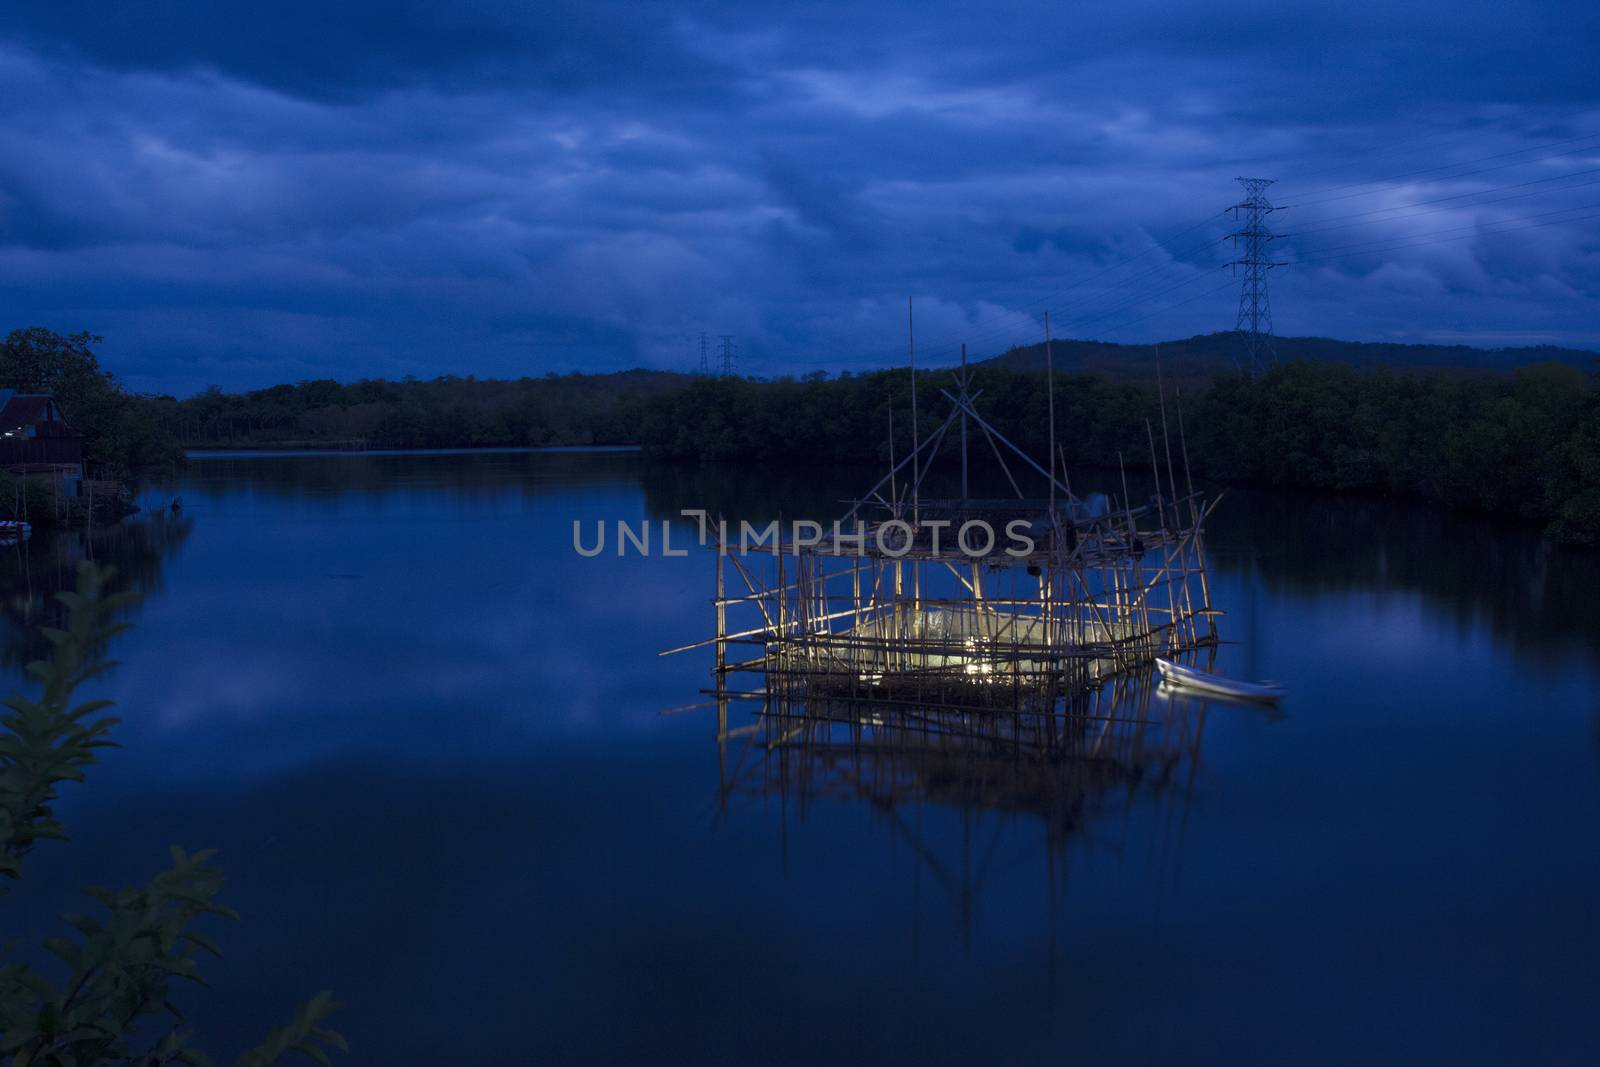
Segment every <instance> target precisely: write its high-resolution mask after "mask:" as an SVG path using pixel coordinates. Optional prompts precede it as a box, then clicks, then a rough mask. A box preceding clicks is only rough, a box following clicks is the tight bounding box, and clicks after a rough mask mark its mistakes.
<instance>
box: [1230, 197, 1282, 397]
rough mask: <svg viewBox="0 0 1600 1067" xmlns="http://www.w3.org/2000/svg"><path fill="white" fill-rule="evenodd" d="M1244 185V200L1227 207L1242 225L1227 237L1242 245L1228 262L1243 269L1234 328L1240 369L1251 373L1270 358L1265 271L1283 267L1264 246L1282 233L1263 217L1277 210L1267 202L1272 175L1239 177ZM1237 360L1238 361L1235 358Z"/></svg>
mask: <svg viewBox="0 0 1600 1067" xmlns="http://www.w3.org/2000/svg"><path fill="white" fill-rule="evenodd" d="M1238 182H1239V184H1240V185H1242V186H1244V199H1243V200H1241V201H1240V202H1239V203H1237V204H1234V205H1233V207H1231V208H1230V209H1229V210H1230V211H1232V212H1233V217H1234V219H1235V220H1242V221H1243V222H1244V226H1243V227H1241V228H1240V229H1238V230H1235V231H1234V232H1233V233H1230V234H1229V235H1228V236H1229V237H1231V238H1233V246H1234V248H1235V249H1238V248H1240V247H1241V243H1242V247H1243V250H1244V254H1243V255H1241V256H1240V257H1239V258H1238V259H1235V260H1233V261H1232V262H1230V263H1229V264H1228V265H1229V266H1231V267H1233V268H1235V269H1236V270H1237V268H1239V267H1243V268H1244V284H1243V285H1242V286H1241V287H1240V289H1239V316H1238V318H1237V319H1236V320H1235V321H1234V326H1233V328H1234V329H1235V330H1236V331H1238V332H1239V333H1241V334H1243V335H1244V349H1245V358H1244V366H1243V367H1242V368H1241V369H1242V370H1244V371H1245V372H1246V373H1249V374H1254V373H1256V372H1257V371H1258V370H1260V369H1261V367H1262V365H1263V364H1264V363H1266V362H1267V361H1268V360H1270V359H1272V358H1273V349H1272V304H1271V302H1270V301H1269V300H1268V297H1267V271H1269V270H1271V269H1272V268H1273V267H1281V266H1284V264H1283V263H1279V262H1274V261H1273V260H1272V259H1271V258H1270V257H1269V256H1268V255H1267V245H1268V244H1270V243H1271V242H1273V241H1276V240H1277V239H1278V238H1279V237H1280V236H1281V235H1279V234H1275V233H1273V232H1272V231H1271V230H1269V229H1267V225H1266V222H1265V220H1266V217H1267V216H1268V215H1270V214H1271V213H1272V212H1274V211H1277V210H1278V209H1277V208H1275V207H1273V206H1272V205H1271V204H1270V203H1268V201H1267V196H1266V190H1267V186H1269V185H1271V184H1272V183H1273V179H1272V178H1239V179H1238ZM1235 362H1237V360H1236V361H1235Z"/></svg>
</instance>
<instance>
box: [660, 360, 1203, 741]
mask: <svg viewBox="0 0 1600 1067" xmlns="http://www.w3.org/2000/svg"><path fill="white" fill-rule="evenodd" d="M971 382H972V379H971V375H970V372H969V371H968V370H967V368H966V366H965V361H964V360H963V365H962V369H961V370H960V371H959V372H958V373H957V375H956V378H955V391H954V392H950V391H944V390H941V391H940V392H941V393H942V395H943V397H944V399H945V400H946V402H947V403H948V412H947V414H946V416H945V418H944V420H943V422H942V423H941V424H940V425H939V427H938V428H937V429H936V430H935V431H934V432H933V433H931V434H928V435H927V436H926V437H920V436H915V435H914V441H913V447H912V450H911V452H910V454H909V455H906V456H904V457H901V458H900V459H899V460H898V461H896V460H894V458H893V456H892V453H891V460H890V469H889V471H888V473H886V474H885V475H884V476H883V477H882V478H881V479H879V481H878V482H877V483H876V484H875V485H873V486H872V487H871V488H870V489H868V490H867V491H866V492H865V493H864V494H862V495H861V496H859V497H858V498H856V499H853V500H849V501H846V502H845V503H846V504H848V505H849V507H848V510H846V511H845V512H844V514H843V515H842V517H841V518H840V519H839V520H838V521H837V522H835V523H834V524H833V528H832V529H831V530H827V531H824V532H822V533H821V534H820V535H819V534H817V532H816V531H815V530H813V529H807V530H806V532H805V536H802V535H801V531H800V529H799V524H791V528H790V529H788V530H785V529H783V528H782V526H781V525H780V526H779V527H778V528H777V530H776V532H775V533H773V535H772V536H770V537H768V538H765V539H763V540H762V541H761V542H760V543H758V544H756V545H754V546H752V545H749V544H747V543H746V542H745V538H744V537H743V531H742V530H741V531H734V530H731V529H729V527H728V526H727V524H726V523H725V522H723V523H719V524H718V526H717V529H716V530H715V531H714V532H712V534H711V540H712V547H713V548H714V550H715V552H714V555H715V568H716V569H715V586H714V589H715V594H714V597H713V606H714V609H715V633H714V634H713V636H712V637H710V638H709V639H707V640H703V641H699V642H695V643H694V644H690V645H686V646H683V647H682V648H678V649H671V650H668V652H664V653H662V654H663V655H667V654H671V653H674V652H683V651H687V650H689V649H694V648H703V647H705V646H707V645H709V646H711V647H712V648H713V649H714V651H715V666H714V668H713V673H714V685H713V686H712V687H710V688H708V689H707V690H706V691H705V692H706V693H707V694H709V695H711V696H713V697H714V698H715V702H716V706H717V708H718V727H717V731H718V737H719V739H723V740H726V738H727V737H728V736H729V732H730V727H729V718H728V715H729V709H730V706H734V705H745V706H751V705H753V706H754V709H755V711H756V716H757V720H758V722H757V724H756V725H757V726H759V725H760V722H761V720H763V719H764V718H770V719H772V720H773V721H778V720H785V719H792V718H794V717H795V716H796V715H797V714H798V715H800V716H801V717H802V718H804V717H807V716H812V717H816V716H821V717H823V718H825V719H827V720H829V721H832V720H834V719H837V718H838V717H839V716H841V715H843V716H845V717H846V718H851V719H852V721H854V722H856V723H857V724H858V725H871V724H875V723H878V722H880V721H881V722H887V721H888V719H886V718H885V716H887V715H890V714H893V715H896V716H902V717H903V716H905V715H915V716H920V717H922V718H923V719H927V720H929V721H930V722H931V721H933V720H938V721H940V722H941V723H943V725H942V726H941V727H940V728H948V729H956V730H959V731H971V730H980V731H981V730H985V729H990V728H993V727H994V724H995V723H999V722H1013V721H1014V719H1015V717H1016V716H1019V715H1025V716H1030V717H1036V718H1037V720H1038V721H1037V722H1035V723H1033V724H1032V725H1030V726H1029V727H1028V729H1029V730H1032V731H1034V732H1035V733H1039V734H1040V736H1047V735H1054V734H1058V733H1059V730H1058V726H1059V722H1058V720H1061V719H1062V718H1063V717H1072V716H1079V717H1081V715H1082V714H1083V711H1082V706H1083V705H1082V704H1081V701H1079V700H1078V699H1077V698H1079V697H1081V696H1082V695H1083V694H1085V693H1089V692H1092V691H1096V690H1098V689H1100V688H1101V687H1103V686H1104V685H1105V684H1106V683H1107V682H1108V681H1111V680H1112V679H1115V678H1117V677H1119V676H1122V675H1125V674H1127V673H1128V672H1130V671H1135V670H1138V669H1140V668H1144V667H1148V666H1149V665H1150V664H1151V663H1152V661H1153V660H1154V658H1155V657H1157V656H1162V657H1174V656H1178V655H1180V654H1182V653H1185V652H1189V651H1193V650H1197V649H1202V648H1207V647H1210V646H1214V645H1215V643H1216V640H1217V632H1216V624H1215V619H1216V616H1217V615H1218V614H1219V612H1217V611H1215V610H1214V609H1213V608H1212V606H1211V602H1210V586H1209V583H1208V581H1207V578H1206V561H1205V548H1204V538H1203V533H1202V531H1203V527H1204V523H1205V519H1206V517H1207V515H1208V514H1209V512H1210V509H1211V507H1213V506H1214V504H1215V501H1208V500H1207V499H1206V498H1205V497H1204V496H1203V495H1202V494H1199V493H1196V492H1195V491H1194V489H1193V485H1192V482H1190V480H1189V478H1188V472H1187V470H1185V472H1184V482H1185V483H1186V491H1184V492H1182V493H1181V494H1180V491H1179V489H1178V485H1179V480H1178V476H1177V473H1176V472H1175V471H1174V470H1173V469H1172V455H1173V449H1172V446H1171V442H1170V437H1169V433H1168V429H1167V425H1166V418H1165V399H1164V398H1163V403H1162V408H1161V421H1162V426H1161V431H1162V434H1161V435H1162V441H1163V443H1164V445H1165V447H1164V449H1163V452H1164V455H1165V459H1166V468H1167V469H1166V470H1165V471H1164V472H1163V470H1162V462H1161V460H1162V453H1160V452H1158V450H1157V445H1156V437H1155V432H1154V429H1153V428H1152V427H1150V426H1149V424H1148V423H1147V426H1146V430H1147V444H1148V446H1149V452H1150V463H1151V471H1152V474H1153V475H1154V486H1155V491H1154V493H1153V494H1152V495H1151V496H1150V497H1149V498H1148V499H1146V500H1143V501H1139V502H1133V501H1130V500H1128V499H1127V490H1126V488H1125V487H1126V479H1125V477H1124V491H1123V499H1121V500H1120V501H1113V500H1111V499H1109V498H1107V497H1106V496H1105V495H1104V494H1099V493H1091V494H1087V495H1084V496H1078V495H1076V494H1074V493H1073V492H1072V491H1071V488H1070V483H1069V481H1068V479H1067V475H1066V469H1065V462H1064V456H1058V455H1047V456H1046V457H1045V460H1044V463H1043V464H1041V463H1039V462H1038V461H1036V460H1035V459H1034V458H1033V457H1032V456H1029V455H1028V454H1027V453H1026V452H1024V451H1023V450H1022V449H1020V448H1018V447H1017V446H1016V445H1015V444H1013V443H1012V442H1011V441H1010V440H1008V439H1007V438H1006V437H1005V436H1004V435H1003V434H1001V433H1000V432H999V431H998V430H997V429H995V427H994V426H993V425H991V424H990V423H989V422H988V421H987V420H986V419H985V418H984V417H983V415H982V414H981V412H980V411H979V410H978V408H977V400H978V398H979V396H981V391H980V392H977V393H975V392H973V391H972V388H971ZM913 386H914V383H913ZM1050 410H1051V415H1052V422H1053V414H1054V405H1053V402H1052V404H1051V408H1050ZM952 428H955V429H956V431H957V436H958V437H959V441H960V445H961V447H960V457H961V471H960V486H961V493H960V495H959V496H957V497H954V498H949V499H939V498H937V497H930V496H929V495H926V494H925V492H924V488H923V487H924V483H925V481H926V480H927V478H928V475H929V472H930V470H931V469H933V468H934V466H935V465H936V461H937V459H938V458H939V456H940V454H941V446H942V445H944V444H945V442H946V437H947V435H948V434H949V432H950V431H951V430H952ZM972 430H975V431H976V434H977V436H981V437H982V438H984V439H985V440H986V441H987V444H988V446H989V448H990V450H991V452H992V453H993V455H994V457H995V459H996V460H998V464H999V469H1000V470H1001V472H1003V474H1004V477H1005V481H1006V483H1007V484H1008V485H1009V487H1010V489H1011V490H1012V495H1011V496H1010V497H1007V498H1003V499H1001V498H994V499H990V498H974V497H972V496H970V495H969V493H968V484H967V438H968V434H969V431H972ZM1179 436H1180V446H1179V451H1180V454H1182V455H1183V456H1184V457H1185V463H1186V464H1187V442H1186V441H1184V440H1183V439H1182V432H1181V424H1180V434H1179ZM1050 440H1051V442H1052V444H1053V443H1054V440H1055V433H1054V430H1053V427H1052V430H1051V433H1050ZM951 443H952V445H953V444H954V441H952V442H951ZM1054 451H1055V450H1054V449H1053V448H1052V452H1054ZM1008 457H1009V458H1010V460H1011V463H1010V464H1008V462H1007V460H1008ZM1012 465H1015V466H1016V468H1017V469H1016V471H1015V472H1014V471H1013V469H1012ZM1018 473H1021V474H1023V475H1024V477H1025V478H1028V479H1031V480H1037V478H1043V479H1044V480H1045V483H1046V484H1047V485H1048V495H1046V496H1044V497H1038V496H1033V497H1030V496H1027V495H1025V494H1024V492H1023V490H1022V489H1021V487H1020V484H1019V482H1018V479H1017V474H1018ZM841 709H852V710H848V711H842V710H841ZM986 723H987V725H986ZM762 728H764V727H762ZM741 729H746V730H748V729H750V727H748V726H747V727H742V728H741Z"/></svg>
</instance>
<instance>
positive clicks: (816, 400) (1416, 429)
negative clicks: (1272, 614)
mask: <svg viewBox="0 0 1600 1067" xmlns="http://www.w3.org/2000/svg"><path fill="white" fill-rule="evenodd" d="M98 340H99V339H98V338H96V337H93V336H91V335H89V334H73V335H70V336H65V337H63V336H61V335H58V334H53V333H51V332H50V331H48V330H39V329H32V330H19V331H14V332H13V333H12V334H10V335H9V336H8V337H7V338H6V339H5V341H4V343H3V344H0V386H9V387H12V388H22V389H32V390H49V391H53V392H55V394H56V396H57V399H58V400H59V401H60V402H61V404H62V406H63V408H64V409H65V410H66V412H67V414H68V418H69V419H71V420H72V421H73V422H74V424H75V425H77V427H78V428H79V429H80V430H82V431H83V432H84V433H85V434H86V441H85V450H86V455H87V457H88V458H89V460H90V463H91V465H92V466H94V465H97V466H99V467H100V468H102V469H103V470H105V471H107V472H111V474H112V476H115V477H120V478H123V479H124V480H128V481H135V480H137V479H138V478H140V477H141V476H143V475H144V474H145V473H148V472H152V471H157V472H163V471H170V470H173V469H176V467H177V466H178V465H179V464H180V463H181V462H182V456H183V452H184V449H185V448H203V447H254V448H282V447H348V448H474V447H507V446H510V447H518V446H561V445H576V446H581V445H638V446H640V447H641V448H643V450H644V451H645V452H646V453H647V454H649V455H650V456H652V457H655V458H659V459H666V460H694V461H704V460H712V461H741V460H750V461H756V460H759V461H785V462H791V463H801V464H805V463H816V462H872V463H881V462H884V461H886V460H887V459H888V458H889V455H890V453H891V449H892V450H893V452H894V454H896V455H898V456H905V455H906V454H907V452H908V450H909V449H910V447H911V442H912V440H913V437H915V439H917V440H919V441H925V440H927V435H928V434H930V433H931V432H933V431H934V430H935V429H936V428H937V426H938V425H939V423H940V422H941V421H942V420H943V418H944V413H945V411H946V410H947V409H948V405H947V403H946V402H945V400H944V398H943V397H942V396H941V395H940V391H941V390H946V391H953V390H954V388H955V378H954V374H953V372H951V371H925V372H923V373H921V374H920V375H919V376H918V379H917V382H918V390H919V397H920V400H921V403H920V404H919V410H918V420H917V426H916V428H915V430H913V427H912V425H911V378H910V374H909V373H908V372H907V371H906V370H903V369H900V370H884V371H877V372H873V373H868V374H859V375H852V374H849V373H845V374H841V375H839V376H838V377H830V376H828V375H827V374H825V373H822V372H815V373H812V374H808V375H806V376H804V377H803V378H800V379H793V378H784V379H779V380H775V381H759V380H754V379H746V378H695V377H690V376H687V375H682V374H674V373H668V372H661V371H645V370H635V371H627V372H623V373H618V374H598V375H589V374H567V375H555V374H550V375H546V376H544V377H541V378H522V379H517V380H514V381H496V380H488V379H478V378H475V377H471V376H468V377H456V376H446V377H440V378H435V379H431V380H426V381H422V380H417V379H414V378H407V379H405V380H403V381H384V380H364V381H358V382H354V383H340V382H337V381H333V380H317V381H306V382H300V383H298V384H294V385H278V386H273V387H271V388H268V389H258V390H252V391H249V392H242V393H227V392H224V391H222V390H221V389H218V388H215V387H213V388H209V389H206V390H204V391H203V392H201V393H199V394H197V395H195V396H193V397H189V398H187V399H183V400H178V399H175V398H173V397H164V396H140V395H136V394H133V393H130V392H128V391H127V390H126V389H124V388H123V387H122V386H121V385H120V384H119V383H118V382H117V381H116V379H115V378H114V377H112V376H111V375H110V374H108V373H107V372H105V371H104V370H103V369H102V368H101V367H100V366H99V363H98V361H97V360H96V359H95V356H94V353H93V350H92V347H91V346H92V345H93V344H94V343H96V342H97V341H98ZM1042 384H1043V375H1042V374H1041V373H1040V372H1039V371H1037V370H1036V369H1032V368H1028V367H1020V368H1019V367H1014V366H1007V365H1005V364H1004V363H986V364H977V365H974V367H973V368H972V382H971V388H972V389H973V390H974V391H975V392H979V393H981V397H980V399H979V400H978V402H977V403H978V407H979V409H980V410H981V411H982V412H983V413H984V415H985V417H986V418H987V419H988V420H989V421H990V422H991V423H992V424H993V425H994V426H995V428H996V429H997V430H998V431H1000V432H1001V433H1002V434H1004V435H1005V436H1006V437H1007V438H1008V439H1010V440H1011V441H1013V442H1015V443H1016V444H1017V445H1018V446H1020V447H1021V448H1023V449H1024V450H1026V451H1028V452H1029V453H1030V454H1032V455H1034V456H1037V457H1040V458H1042V457H1043V456H1044V455H1045V454H1046V452H1047V442H1048V437H1049V425H1050V420H1049V415H1048V412H1049V398H1048V397H1047V396H1046V391H1045V390H1044V389H1043V388H1042ZM1178 392H1179V391H1178V390H1177V389H1174V388H1171V387H1170V384H1169V388H1168V389H1167V390H1166V397H1165V399H1166V400H1167V402H1168V406H1169V408H1170V409H1171V410H1170V411H1169V413H1168V414H1169V425H1170V424H1172V423H1175V422H1176V419H1177V417H1178V415H1179V411H1178V410H1177V409H1178V408H1179V407H1180V402H1181V408H1182V417H1183V419H1184V420H1185V429H1186V434H1185V441H1186V443H1187V445H1188V452H1189V456H1190V460H1191V461H1192V464H1193V470H1194V473H1195V474H1196V475H1197V476H1202V477H1206V478H1210V479H1212V480H1215V481H1223V482H1236V483H1246V484H1254V485H1265V486H1292V487H1305V488H1313V489H1324V490H1335V491H1340V492H1359V493H1368V494H1392V495H1403V496H1408V497H1414V498H1418V499H1422V500H1426V501H1430V502H1433V503H1436V504H1442V505H1446V506H1451V507H1464V508H1472V509H1476V510H1481V511H1486V512H1492V513H1497V514H1503V515H1509V516H1513V517H1516V518H1519V519H1523V520H1528V521H1533V522H1537V523H1540V524H1542V525H1543V526H1544V527H1545V528H1546V529H1547V531H1548V532H1549V533H1550V534H1551V535H1552V536H1553V537H1554V538H1556V539H1558V540H1560V541H1563V542H1567V543H1572V544H1600V376H1597V375H1596V374H1595V373H1593V372H1592V371H1586V370H1582V369H1579V368H1577V367H1574V366H1572V365H1571V363H1570V361H1569V362H1567V363H1565V364H1561V363H1550V364H1541V365H1534V366H1525V367H1522V368H1520V369H1518V370H1516V371H1515V372H1514V373H1512V374H1507V375H1459V374H1454V375H1453V374H1440V373H1426V372H1422V373H1410V372H1406V373H1401V372H1394V371H1389V370H1384V369H1358V368H1355V367H1351V366H1348V365H1343V364H1340V363H1336V362H1324V361H1302V362H1290V363H1284V364H1279V365H1277V366H1274V367H1273V368H1271V369H1270V370H1268V371H1267V372H1266V373H1264V374H1262V375H1260V376H1258V377H1253V378H1252V377H1244V376H1241V375H1238V374H1232V373H1226V372H1224V373H1220V374H1216V375H1214V376H1212V377H1210V378H1207V379H1203V380H1198V381H1197V380H1193V379H1190V380H1188V381H1186V382H1185V383H1184V385H1183V390H1182V393H1183V395H1182V396H1181V401H1180V396H1179V395H1178ZM1162 399H1163V398H1162V396H1161V395H1159V394H1158V392H1157V389H1156V385H1155V382H1154V381H1152V380H1150V379H1149V378H1144V379H1131V380H1118V379H1112V378H1108V377H1106V376H1104V375H1100V374H1074V375H1057V376H1056V378H1055V392H1054V401H1055V425H1056V432H1057V444H1058V446H1059V448H1060V449H1061V451H1062V452H1063V453H1064V454H1065V455H1064V458H1065V460H1066V462H1067V463H1068V464H1069V465H1070V466H1073V467H1078V466H1082V467H1099V468H1111V467H1115V466H1116V465H1118V464H1119V463H1120V462H1127V463H1129V464H1134V463H1137V462H1138V460H1139V458H1140V457H1147V456H1148V453H1149V448H1150V444H1151V436H1152V433H1151V430H1150V429H1147V422H1152V423H1154V425H1155V427H1156V428H1157V429H1159V421H1157V420H1158V419H1159V412H1160V410H1161V401H1162ZM891 421H892V422H893V429H894V433H893V436H892V438H891V435H890V433H889V430H890V424H891ZM947 447H948V444H947ZM974 447H975V449H976V453H975V462H978V463H982V462H984V461H985V460H984V456H985V452H986V449H987V448H988V445H987V444H986V443H979V444H976V445H975V446H974ZM1002 484H1003V483H1002Z"/></svg>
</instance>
